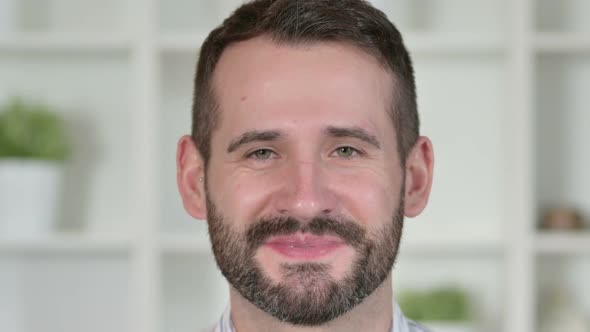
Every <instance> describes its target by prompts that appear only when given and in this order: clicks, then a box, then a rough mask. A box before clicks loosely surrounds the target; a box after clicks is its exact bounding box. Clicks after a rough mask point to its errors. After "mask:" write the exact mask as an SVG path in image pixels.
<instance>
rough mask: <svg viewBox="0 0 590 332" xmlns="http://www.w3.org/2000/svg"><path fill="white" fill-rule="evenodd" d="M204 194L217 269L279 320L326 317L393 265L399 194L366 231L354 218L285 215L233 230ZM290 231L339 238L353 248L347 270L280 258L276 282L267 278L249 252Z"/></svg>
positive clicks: (357, 299) (359, 296)
mask: <svg viewBox="0 0 590 332" xmlns="http://www.w3.org/2000/svg"><path fill="white" fill-rule="evenodd" d="M401 192H402V193H403V192H404V191H403V188H402V191H401ZM206 196H207V216H208V219H207V223H208V226H209V236H210V239H211V244H212V249H213V253H214V256H215V260H216V262H217V266H218V267H219V269H220V270H221V273H222V274H223V276H224V277H225V278H226V279H227V281H228V282H229V283H230V284H231V286H232V287H233V288H234V289H236V290H237V291H238V292H239V293H240V294H241V295H242V296H243V297H244V298H246V299H247V300H248V301H250V302H251V303H253V304H254V305H256V306H257V307H258V308H260V309H261V310H263V311H265V312H266V313H268V314H270V315H272V316H274V317H275V318H277V319H279V320H281V321H283V322H287V323H290V324H294V325H305V326H317V325H321V324H324V323H326V322H329V321H331V320H332V319H334V318H336V317H339V316H341V315H342V314H344V313H346V312H348V311H349V310H351V309H352V308H354V307H355V306H356V305H358V304H359V303H361V302H362V301H363V300H364V299H366V298H367V297H368V296H369V295H371V294H372V293H373V291H375V289H377V288H378V287H379V286H380V285H381V284H382V283H383V281H384V280H385V279H386V278H387V277H388V276H389V273H390V272H391V270H392V268H393V264H394V262H395V258H396V256H397V252H398V248H399V242H400V238H401V234H402V227H403V214H404V213H403V211H404V204H403V203H404V202H403V195H400V197H401V198H400V202H399V205H398V209H396V210H395V211H394V212H393V213H392V218H391V220H388V221H387V222H386V223H384V226H382V227H381V228H380V229H377V230H375V231H373V232H371V233H370V234H369V232H368V231H367V230H366V229H364V228H363V227H361V226H359V225H360V224H359V223H357V222H355V221H353V220H350V219H347V218H342V217H334V216H322V217H317V218H314V219H312V220H311V221H309V222H305V223H304V222H301V221H299V220H297V219H294V218H291V217H270V218H263V219H260V220H258V221H256V222H255V223H253V224H252V225H251V226H250V227H249V228H247V229H246V230H245V232H239V231H237V230H235V229H233V228H234V227H232V226H231V225H232V223H229V222H228V221H227V220H225V219H224V217H223V215H222V214H221V212H220V211H219V210H218V209H217V208H216V206H215V204H214V203H213V202H212V201H211V200H210V197H211V195H209V194H207V195H206ZM296 232H302V233H310V234H313V235H318V236H321V235H336V236H339V237H340V238H342V239H343V240H344V241H345V242H346V244H347V245H349V246H350V247H352V248H353V249H354V251H355V256H356V257H355V259H354V261H353V262H352V265H351V268H350V269H349V272H348V273H347V274H346V275H345V276H344V277H343V278H341V279H340V280H335V279H334V278H333V277H332V276H331V275H330V273H329V272H330V269H331V266H330V264H326V263H313V262H309V263H289V264H287V263H284V264H282V265H281V266H280V271H281V281H280V282H278V283H277V282H273V281H272V280H271V279H270V278H269V277H268V276H267V275H266V274H265V272H264V271H263V269H262V268H261V267H260V265H259V264H258V263H257V261H256V259H255V254H256V252H257V250H258V249H259V248H260V246H262V245H263V243H264V242H265V241H266V240H267V239H269V238H270V237H272V236H277V235H289V234H294V233H296Z"/></svg>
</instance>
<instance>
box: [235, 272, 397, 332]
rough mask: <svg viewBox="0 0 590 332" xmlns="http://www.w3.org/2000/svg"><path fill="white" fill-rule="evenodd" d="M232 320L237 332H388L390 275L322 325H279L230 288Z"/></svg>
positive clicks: (283, 323)
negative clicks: (359, 300) (357, 301)
mask: <svg viewBox="0 0 590 332" xmlns="http://www.w3.org/2000/svg"><path fill="white" fill-rule="evenodd" d="M230 307H231V317H232V321H233V323H234V326H235V327H236V330H237V331H238V332H267V331H268V332H271V331H272V332H275V331H276V332H331V331H339V332H348V331H351V332H352V331H376V332H389V331H390V330H391V326H392V322H393V293H392V286H391V274H389V276H388V277H387V278H386V279H385V281H383V283H382V284H381V286H379V287H378V288H377V289H376V290H375V291H374V292H373V293H372V294H371V295H370V296H369V297H367V298H366V299H365V300H364V301H362V302H361V303H359V304H358V305H357V306H356V307H354V308H353V309H351V310H350V311H348V312H347V313H345V314H343V315H342V316H340V317H337V318H335V319H333V320H331V321H329V322H327V323H325V324H323V325H319V326H312V327H310V326H297V325H292V324H289V323H285V322H281V321H279V320H278V319H276V318H274V317H273V316H271V315H269V314H267V313H266V312H264V311H262V310H260V309H259V308H258V307H256V306H255V305H254V304H252V303H250V302H249V301H248V300H246V299H245V298H244V297H242V296H241V295H240V294H239V293H238V292H237V291H236V290H235V289H233V288H230Z"/></svg>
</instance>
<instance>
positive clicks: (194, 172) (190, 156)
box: [176, 135, 207, 219]
mask: <svg viewBox="0 0 590 332" xmlns="http://www.w3.org/2000/svg"><path fill="white" fill-rule="evenodd" d="M204 179H205V164H204V162H203V158H202V157H201V154H200V153H199V151H198V149H197V147H196V146H195V143H194V142H193V140H192V138H191V136H189V135H185V136H183V137H181V138H180V140H179V141H178V150H177V152H176V181H177V183H178V190H179V191H180V196H181V197H182V203H183V205H184V209H185V210H186V212H188V214H190V215H191V216H192V217H193V218H196V219H206V218H207V204H206V202H207V198H206V196H205V180H204Z"/></svg>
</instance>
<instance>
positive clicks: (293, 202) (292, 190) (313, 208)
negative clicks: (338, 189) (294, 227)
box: [275, 161, 338, 221]
mask: <svg viewBox="0 0 590 332" xmlns="http://www.w3.org/2000/svg"><path fill="white" fill-rule="evenodd" d="M330 183H331V178H330V174H329V172H328V170H327V169H326V168H325V167H323V165H322V164H321V161H297V162H294V163H292V164H290V165H288V166H286V170H285V172H284V178H283V180H282V181H281V189H280V191H279V192H278V193H277V195H276V197H275V207H276V209H277V210H278V212H279V213H280V214H282V215H285V216H289V217H294V218H296V219H298V220H301V221H310V220H311V219H313V218H314V217H320V216H324V215H329V214H331V213H334V212H335V210H336V209H337V204H338V200H337V198H336V195H335V193H334V192H333V191H332V189H331V187H330Z"/></svg>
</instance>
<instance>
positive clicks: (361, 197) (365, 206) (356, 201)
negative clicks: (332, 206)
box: [335, 172, 401, 229]
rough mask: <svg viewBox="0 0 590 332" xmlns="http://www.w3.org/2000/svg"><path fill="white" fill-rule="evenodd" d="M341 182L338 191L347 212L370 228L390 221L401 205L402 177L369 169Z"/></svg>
mask: <svg viewBox="0 0 590 332" xmlns="http://www.w3.org/2000/svg"><path fill="white" fill-rule="evenodd" d="M339 183H340V184H339V185H338V186H337V188H336V189H335V191H337V195H338V197H339V198H340V201H341V204H342V206H343V208H344V209H345V210H346V211H345V212H346V214H350V216H351V217H352V218H354V219H355V220H356V221H357V222H359V223H362V224H364V225H365V226H366V227H367V228H368V229H374V228H376V227H379V226H380V225H382V224H383V223H385V222H390V219H391V217H392V213H393V212H394V210H395V209H397V208H398V202H399V199H400V188H401V179H398V178H393V177H392V176H386V175H385V174H376V173H373V172H366V173H361V174H358V175H356V176H354V177H351V178H349V179H348V180H347V181H340V182H339Z"/></svg>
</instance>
